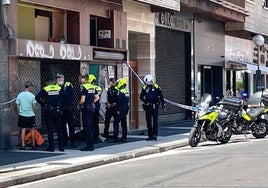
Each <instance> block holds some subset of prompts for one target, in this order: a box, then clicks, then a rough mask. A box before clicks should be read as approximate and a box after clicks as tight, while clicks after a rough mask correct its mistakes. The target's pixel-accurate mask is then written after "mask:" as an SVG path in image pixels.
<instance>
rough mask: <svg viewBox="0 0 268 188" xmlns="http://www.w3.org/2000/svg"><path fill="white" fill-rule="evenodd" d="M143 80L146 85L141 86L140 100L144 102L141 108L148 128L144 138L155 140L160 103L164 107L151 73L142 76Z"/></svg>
mask: <svg viewBox="0 0 268 188" xmlns="http://www.w3.org/2000/svg"><path fill="white" fill-rule="evenodd" d="M144 82H145V84H146V85H145V86H144V87H143V88H142V91H141V94H140V100H141V101H142V102H143V103H144V104H143V109H144V111H145V117H146V123H147V128H148V138H147V139H146V140H147V141H149V140H157V136H158V110H159V105H160V104H161V105H162V109H164V108H165V102H164V97H163V94H162V91H161V88H160V87H159V86H158V84H156V83H154V78H153V76H152V75H150V74H148V75H146V76H145V77H144ZM152 119H153V126H152Z"/></svg>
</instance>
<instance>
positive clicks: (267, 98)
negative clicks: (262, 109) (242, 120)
mask: <svg viewBox="0 0 268 188" xmlns="http://www.w3.org/2000/svg"><path fill="white" fill-rule="evenodd" d="M262 102H263V104H264V105H265V106H268V95H263V96H262Z"/></svg>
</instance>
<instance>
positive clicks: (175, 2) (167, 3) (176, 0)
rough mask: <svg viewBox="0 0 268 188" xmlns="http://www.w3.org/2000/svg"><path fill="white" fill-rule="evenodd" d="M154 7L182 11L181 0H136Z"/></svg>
mask: <svg viewBox="0 0 268 188" xmlns="http://www.w3.org/2000/svg"><path fill="white" fill-rule="evenodd" d="M136 1H139V2H142V3H147V4H150V5H154V6H159V7H163V8H167V9H171V10H176V11H180V0H136Z"/></svg>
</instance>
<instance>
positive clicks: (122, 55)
mask: <svg viewBox="0 0 268 188" xmlns="http://www.w3.org/2000/svg"><path fill="white" fill-rule="evenodd" d="M3 9H4V10H3V11H4V12H5V15H6V25H9V31H10V33H9V35H10V36H9V39H8V40H6V42H7V43H8V44H7V47H8V50H7V53H8V56H7V57H8V58H7V59H6V60H7V64H8V67H6V71H7V70H8V71H7V80H8V83H6V84H7V87H8V90H9V91H7V94H8V97H6V98H4V99H13V98H15V97H16V95H17V94H18V92H20V91H21V90H22V89H23V85H24V82H25V81H26V80H31V81H32V82H33V84H34V90H33V93H34V94H36V93H37V92H38V91H39V90H40V89H41V88H42V87H44V85H45V80H46V78H47V77H48V76H55V75H56V74H57V73H58V72H61V73H63V74H64V75H65V78H66V80H67V81H70V82H71V83H72V84H73V86H74V94H75V102H74V103H75V104H78V99H79V91H80V85H79V75H80V74H85V73H93V74H95V75H96V77H97V80H98V84H99V85H100V86H102V87H103V88H104V90H105V89H107V87H108V79H109V77H115V78H119V77H121V76H122V75H123V68H122V63H123V62H125V61H126V60H127V47H126V44H127V42H126V41H127V32H126V31H127V25H126V19H127V17H126V14H125V13H124V12H123V10H122V4H118V3H114V2H112V1H111V2H109V1H105V2H103V1H98V0H91V1H88V0H82V1H79V3H77V1H75V0H66V1H60V2H59V1H52V0H51V1H50V0H49V1H45V0H44V1H42V0H41V1H40V0H38V1H37V0H36V1H35V0H33V1H24V0H20V1H12V3H11V4H10V5H6V6H5V7H4V8H3ZM11 31H12V32H11ZM105 96H106V94H105V92H103V94H102V101H101V102H102V107H103V108H102V109H103V111H104V108H105V107H104V106H105V98H106V97H105ZM75 104H74V106H75ZM6 109H8V110H7V111H8V112H9V118H8V119H9V123H1V138H3V137H4V138H5V139H4V141H3V142H1V144H2V146H1V147H2V148H5V147H6V146H7V145H9V144H11V145H12V144H13V145H14V143H16V140H17V136H16V135H17V112H16V106H15V105H14V104H11V105H10V106H6ZM74 112H75V113H74V114H75V120H76V121H75V122H76V126H77V127H80V126H81V125H80V116H79V111H78V110H76V108H74ZM36 121H37V127H38V128H39V129H40V130H41V132H45V130H46V129H45V121H44V115H43V113H42V111H41V109H40V108H39V110H38V111H37V112H36ZM7 125H8V127H5V128H3V127H4V126H7ZM10 138H11V139H10Z"/></svg>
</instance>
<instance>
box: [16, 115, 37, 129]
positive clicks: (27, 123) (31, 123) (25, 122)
mask: <svg viewBox="0 0 268 188" xmlns="http://www.w3.org/2000/svg"><path fill="white" fill-rule="evenodd" d="M18 127H20V128H30V129H31V128H34V127H36V124H35V116H31V117H25V116H19V120H18Z"/></svg>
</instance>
